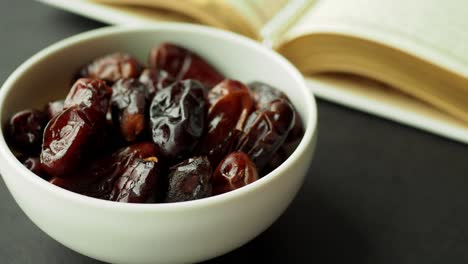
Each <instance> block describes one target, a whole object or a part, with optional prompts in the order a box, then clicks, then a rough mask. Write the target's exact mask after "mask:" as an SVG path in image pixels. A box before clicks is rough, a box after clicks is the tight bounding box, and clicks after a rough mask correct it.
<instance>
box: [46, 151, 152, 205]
mask: <svg viewBox="0 0 468 264" xmlns="http://www.w3.org/2000/svg"><path fill="white" fill-rule="evenodd" d="M151 157H156V148H155V146H154V144H153V143H151V142H143V143H137V144H133V145H130V146H128V147H124V148H121V149H119V150H117V151H116V152H114V153H112V154H108V155H105V156H104V157H102V158H100V159H98V160H97V161H96V162H93V163H91V165H90V166H88V167H86V168H83V169H81V170H78V171H77V172H75V173H74V174H73V175H71V177H69V178H66V179H64V178H58V177H54V178H52V179H51V180H50V182H51V183H52V184H55V185H57V186H60V187H62V188H64V189H67V190H70V191H73V192H76V193H79V194H83V195H87V196H91V197H95V198H100V199H105V200H110V199H111V198H113V199H114V200H116V199H117V198H118V197H119V194H120V193H121V191H122V192H126V193H127V194H129V195H130V193H132V194H131V196H126V197H127V201H128V199H130V200H131V201H134V200H135V199H138V197H137V196H138V195H137V189H138V188H140V187H141V188H142V190H146V186H148V185H147V184H146V183H151V182H152V181H153V180H155V178H154V177H158V176H157V175H153V172H154V169H156V168H155V167H156V165H155V164H148V167H147V168H146V167H145V166H146V165H145V164H143V165H140V163H143V160H144V159H148V158H151ZM149 161H152V162H156V160H154V159H151V160H149ZM153 165H154V166H153ZM153 168H154V169H153ZM132 170H136V171H134V172H132ZM139 170H142V174H138V171H139ZM124 175H125V176H124ZM122 176H124V178H123V179H122V180H121V181H120V182H119V184H121V183H122V182H127V181H129V182H131V181H133V180H134V179H138V178H139V176H141V177H142V178H141V179H142V182H139V183H136V185H135V186H134V187H135V188H136V189H133V190H132V188H130V187H131V186H130V185H125V184H123V185H118V186H115V184H116V183H117V181H118V179H119V178H120V177H122ZM146 179H148V181H146ZM137 185H138V186H140V187H138V186H137ZM148 195H149V194H148V192H146V191H144V193H142V197H141V198H142V199H143V200H145V199H146V198H149V197H147V196H148ZM124 200H125V198H124V195H122V196H121V201H124Z"/></svg>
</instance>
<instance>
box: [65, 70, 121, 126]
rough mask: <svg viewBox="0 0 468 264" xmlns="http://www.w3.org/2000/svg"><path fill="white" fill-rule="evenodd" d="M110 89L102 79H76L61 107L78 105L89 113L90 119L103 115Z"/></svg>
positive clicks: (107, 104) (110, 92)
mask: <svg viewBox="0 0 468 264" xmlns="http://www.w3.org/2000/svg"><path fill="white" fill-rule="evenodd" d="M111 94H112V89H111V88H110V87H109V86H107V84H106V83H105V82H104V81H101V80H97V79H89V78H81V79H78V80H77V81H76V82H75V84H74V85H73V86H72V88H71V89H70V92H68V95H67V97H66V98H65V102H64V104H63V108H69V107H72V106H78V107H80V108H81V109H83V111H84V112H85V113H86V114H88V115H90V118H91V119H97V118H98V117H99V118H101V116H102V115H104V116H105V114H106V113H107V109H108V107H109V99H110V97H111Z"/></svg>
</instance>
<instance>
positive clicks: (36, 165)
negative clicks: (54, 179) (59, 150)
mask: <svg viewBox="0 0 468 264" xmlns="http://www.w3.org/2000/svg"><path fill="white" fill-rule="evenodd" d="M23 165H24V166H25V167H26V168H27V169H28V170H30V171H32V172H33V173H34V174H36V175H38V176H39V177H41V178H42V179H44V180H46V181H48V180H49V179H50V176H49V175H47V173H46V172H45V171H44V169H43V168H42V164H41V161H40V160H39V158H37V157H30V158H27V159H26V160H25V161H23Z"/></svg>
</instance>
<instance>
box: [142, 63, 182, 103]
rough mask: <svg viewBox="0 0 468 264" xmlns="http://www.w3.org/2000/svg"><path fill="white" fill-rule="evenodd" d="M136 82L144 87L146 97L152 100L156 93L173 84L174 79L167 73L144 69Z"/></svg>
mask: <svg viewBox="0 0 468 264" xmlns="http://www.w3.org/2000/svg"><path fill="white" fill-rule="evenodd" d="M138 80H139V81H140V82H141V83H143V84H144V85H146V89H147V91H148V95H147V97H148V99H150V100H151V99H153V96H154V95H155V94H156V92H157V91H159V90H162V89H163V88H165V87H167V86H169V85H171V84H172V83H174V82H175V79H174V78H173V77H172V76H171V75H169V73H168V72H166V71H164V70H155V69H145V70H144V71H143V72H142V73H141V75H140V78H139V79H138Z"/></svg>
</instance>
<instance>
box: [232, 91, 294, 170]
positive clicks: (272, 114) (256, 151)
mask: <svg viewBox="0 0 468 264" xmlns="http://www.w3.org/2000/svg"><path fill="white" fill-rule="evenodd" d="M294 122H295V111H294V108H293V107H292V105H291V104H290V103H289V102H288V101H286V100H284V99H281V98H280V99H276V100H274V101H272V102H270V103H269V104H268V105H267V106H266V107H264V108H262V109H260V110H257V111H255V112H253V113H252V114H251V115H250V116H249V119H248V120H247V123H246V125H245V128H244V135H243V136H242V138H241V139H240V142H239V147H238V150H239V151H242V152H245V153H247V154H248V155H249V156H250V158H251V159H252V161H253V162H254V163H255V165H256V166H257V169H258V170H259V171H261V170H262V169H263V167H264V166H265V165H266V164H267V163H268V162H269V160H270V159H271V157H272V156H273V154H274V153H275V152H276V150H277V149H278V148H279V147H280V146H281V144H283V142H284V141H285V139H286V137H287V135H288V133H289V131H291V129H292V128H293V126H294Z"/></svg>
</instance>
